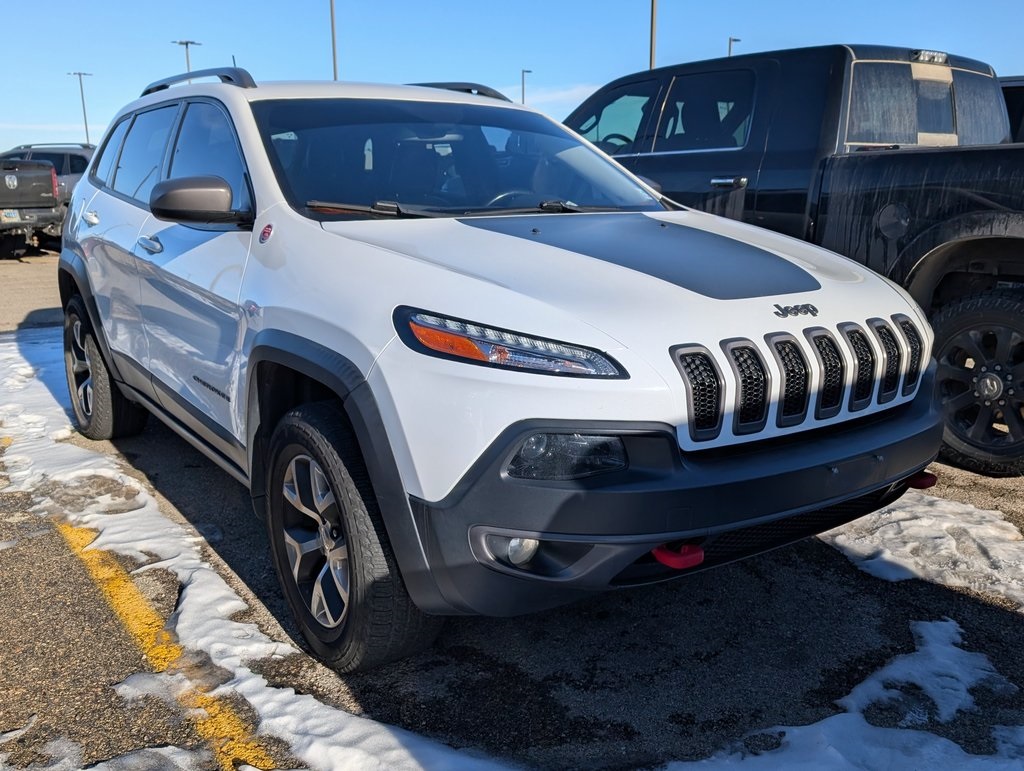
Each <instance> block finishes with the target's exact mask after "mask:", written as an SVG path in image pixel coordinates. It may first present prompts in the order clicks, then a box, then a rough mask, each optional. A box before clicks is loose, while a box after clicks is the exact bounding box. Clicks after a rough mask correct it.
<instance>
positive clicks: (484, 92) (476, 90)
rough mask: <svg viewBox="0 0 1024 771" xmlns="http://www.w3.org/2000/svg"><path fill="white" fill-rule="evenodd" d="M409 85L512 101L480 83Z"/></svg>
mask: <svg viewBox="0 0 1024 771" xmlns="http://www.w3.org/2000/svg"><path fill="white" fill-rule="evenodd" d="M409 85H410V86H423V87H424V88H443V89H445V90H446V91H461V92H462V93H464V94H474V95H476V96H489V97H490V98H491V99H500V100H501V101H503V102H511V101H512V100H511V99H509V98H508V97H507V96H505V95H504V94H503V93H501V92H500V91H497V90H495V89H493V88H491V87H490V86H484V85H481V84H480V83H458V82H454V83H410V84H409Z"/></svg>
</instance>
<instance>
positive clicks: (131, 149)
mask: <svg viewBox="0 0 1024 771" xmlns="http://www.w3.org/2000/svg"><path fill="white" fill-rule="evenodd" d="M177 114H178V105H176V104H174V105H169V106H167V107H160V108H159V109H156V110H149V111H148V112H143V113H140V114H139V115H137V116H136V117H135V122H134V123H133V124H132V127H131V128H130V129H129V130H128V136H127V137H125V140H124V149H122V150H121V158H120V160H119V161H118V163H117V171H115V172H114V190H116V191H117V192H119V193H122V194H123V195H126V196H128V197H129V198H134V199H135V200H136V201H139V202H140V203H143V204H145V205H146V206H149V194H150V192H151V191H152V190H153V186H154V185H156V183H157V182H159V181H160V166H161V164H162V163H163V160H164V149H165V148H166V147H167V137H168V136H169V135H170V133H171V126H172V125H173V124H174V118H175V117H176V116H177Z"/></svg>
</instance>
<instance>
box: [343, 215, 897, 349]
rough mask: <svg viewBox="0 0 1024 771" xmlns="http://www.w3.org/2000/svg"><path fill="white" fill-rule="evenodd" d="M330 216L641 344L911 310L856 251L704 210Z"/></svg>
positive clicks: (401, 250)
mask: <svg viewBox="0 0 1024 771" xmlns="http://www.w3.org/2000/svg"><path fill="white" fill-rule="evenodd" d="M323 227H324V229H325V230H326V231H328V232H330V233H334V234H337V235H340V236H344V237H345V238H347V239H351V240H354V241H358V242H362V243H364V244H367V245H371V246H375V247H378V248H380V249H384V250H387V251H388V252H391V253H396V254H398V255H401V256H403V257H405V258H408V259H412V260H416V261H419V262H426V263H430V264H432V265H435V266H437V267H438V268H440V269H442V270H444V271H450V272H452V273H456V274H459V275H461V276H469V277H472V278H475V279H478V280H480V281H484V282H487V283H489V284H491V285H494V286H497V287H502V288H504V289H506V290H510V291H511V292H513V293H515V294H516V295H521V296H524V297H527V298H530V299H532V300H536V301H540V302H542V303H544V304H546V305H548V306H549V307H551V308H555V309H558V310H559V311H561V312H565V313H569V314H570V315H572V316H574V317H575V318H577V319H578V320H581V321H584V322H586V323H588V324H590V325H592V326H594V327H597V328H598V329H601V330H602V331H604V332H605V333H606V334H608V335H610V336H611V337H613V338H615V339H616V340H618V341H620V342H621V343H622V344H624V345H626V346H628V347H635V346H636V345H637V344H638V343H640V340H639V339H638V338H640V337H642V338H644V344H641V345H640V347H641V348H646V347H648V346H650V345H651V344H652V343H654V344H655V345H656V346H657V347H658V348H661V346H662V345H664V344H666V343H669V341H674V342H675V343H679V342H707V343H714V342H717V341H718V340H721V339H726V338H728V337H733V336H736V337H755V336H756V337H761V336H762V335H763V334H764V333H765V332H767V331H774V330H779V331H783V330H785V331H798V330H799V329H803V328H806V327H809V326H813V325H826V326H827V325H835V324H838V323H841V322H844V321H854V322H858V323H863V321H864V320H865V319H867V318H871V317H874V316H882V317H886V316H889V315H891V314H893V313H897V312H902V313H908V312H911V310H910V306H909V304H908V303H907V302H906V301H905V300H904V299H903V298H902V297H901V296H900V295H898V294H897V293H896V292H895V290H894V289H892V288H891V287H890V286H888V285H887V283H886V282H885V281H884V280H883V279H881V278H879V277H878V276H876V275H875V274H873V273H871V272H870V271H869V270H867V269H866V268H863V267H862V266H860V265H858V264H856V263H854V262H852V261H851V260H848V259H846V258H844V257H840V256H839V255H836V254H832V253H830V252H827V251H825V250H823V249H820V248H818V247H814V246H811V245H809V244H805V243H803V242H801V241H797V240H795V239H791V238H788V237H785V236H780V235H778V234H775V233H771V232H770V231H766V230H763V229H761V228H755V227H751V226H748V225H743V224H740V223H736V222H732V221H730V220H725V219H722V218H719V217H714V216H711V215H707V214H703V213H700V212H693V211H682V212H656V213H600V214H597V213H594V214H538V215H505V216H493V217H491V216H488V217H462V218H437V219H419V220H395V221H384V222H382V221H380V220H372V221H367V220H359V221H350V222H327V223H324V224H323ZM514 299H515V298H514V297H511V296H509V297H508V300H509V301H514ZM776 306H779V307H778V308H777V307H776ZM807 306H813V307H807ZM786 308H791V309H801V310H798V311H797V312H794V313H786V312H785V310H784V309H786ZM780 309H782V315H779V311H780ZM431 310H436V311H438V312H453V313H454V312H455V311H448V310H447V309H442V308H431ZM811 316H814V318H811ZM475 320H476V321H479V322H481V323H488V320H487V319H475ZM654 330H658V331H659V333H658V334H654V336H655V337H657V338H659V339H658V340H657V341H655V340H652V339H651V337H652V334H653V331H654ZM662 331H664V333H665V338H664V339H660V338H661V337H662V334H661V332H662ZM682 338H685V340H684V339H682Z"/></svg>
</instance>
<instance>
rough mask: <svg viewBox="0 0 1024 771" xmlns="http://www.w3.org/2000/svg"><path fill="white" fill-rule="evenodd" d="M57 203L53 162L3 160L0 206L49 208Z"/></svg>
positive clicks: (0, 167) (0, 176)
mask: <svg viewBox="0 0 1024 771" xmlns="http://www.w3.org/2000/svg"><path fill="white" fill-rule="evenodd" d="M54 202H55V198H54V176H53V164H52V163H50V162H49V161H19V160H3V161H0V209H49V208H52V207H53V205H54Z"/></svg>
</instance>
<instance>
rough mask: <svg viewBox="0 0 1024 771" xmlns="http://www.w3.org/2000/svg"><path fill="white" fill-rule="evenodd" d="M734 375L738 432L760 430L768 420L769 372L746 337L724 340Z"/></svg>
mask: <svg viewBox="0 0 1024 771" xmlns="http://www.w3.org/2000/svg"><path fill="white" fill-rule="evenodd" d="M725 349H726V351H727V353H728V355H729V359H730V360H731V361H732V365H733V372H734V373H735V375H736V379H737V385H738V388H737V394H736V418H735V421H736V425H735V431H736V433H737V434H749V433H753V432H755V431H760V430H762V429H763V428H764V425H765V422H766V421H767V420H768V393H769V390H768V385H769V384H768V372H767V370H765V367H764V363H763V362H762V361H761V357H760V356H759V355H758V353H757V349H756V348H754V346H753V345H752V344H751V343H750V342H749V341H746V340H741V341H735V342H730V343H726V344H725Z"/></svg>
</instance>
